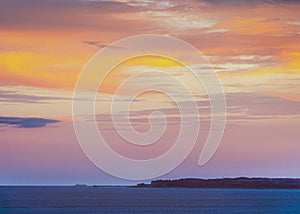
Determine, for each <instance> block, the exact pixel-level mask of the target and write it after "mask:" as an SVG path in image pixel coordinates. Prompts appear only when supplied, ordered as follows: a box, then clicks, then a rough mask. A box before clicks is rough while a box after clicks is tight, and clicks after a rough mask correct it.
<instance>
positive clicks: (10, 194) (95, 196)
mask: <svg viewBox="0 0 300 214" xmlns="http://www.w3.org/2000/svg"><path fill="white" fill-rule="evenodd" d="M0 213H263V214H266V213H272V214H275V213H280V214H282V213H300V190H271V189H192V188H131V187H82V186H80V187H71V186H69V187H66V186H59V187H54V186H43V187H39V186H26V187H21V186H18V187H12V186H10V187H7V186H2V187H0Z"/></svg>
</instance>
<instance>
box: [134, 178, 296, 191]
mask: <svg viewBox="0 0 300 214" xmlns="http://www.w3.org/2000/svg"><path fill="white" fill-rule="evenodd" d="M131 187H133V188H203V189H208V188H210V189H292V190H300V179H299V178H260V177H257V178H248V177H237V178H216V179H201V178H182V179H177V180H154V181H151V183H149V184H145V183H140V184H137V185H135V186H131Z"/></svg>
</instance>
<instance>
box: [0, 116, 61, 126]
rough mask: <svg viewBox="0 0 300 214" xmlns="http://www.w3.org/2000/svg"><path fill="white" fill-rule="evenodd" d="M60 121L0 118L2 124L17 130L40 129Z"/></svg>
mask: <svg viewBox="0 0 300 214" xmlns="http://www.w3.org/2000/svg"><path fill="white" fill-rule="evenodd" d="M58 122H61V121H59V120H53V119H45V118H23V117H0V124H6V125H14V126H15V127H17V128H40V127H45V126H46V125H48V124H51V123H58Z"/></svg>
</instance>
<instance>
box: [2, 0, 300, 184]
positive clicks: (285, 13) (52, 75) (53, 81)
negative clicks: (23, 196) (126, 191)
mask: <svg viewBox="0 0 300 214" xmlns="http://www.w3.org/2000/svg"><path fill="white" fill-rule="evenodd" d="M299 11H300V2H299V1H296V0H286V1H284V0H255V1H250V0H239V1H238V0H236V1H235V0H228V1H221V0H186V1H179V0H170V1H156V0H115V1H114V0H108V1H105V0H0V38H1V39H0V108H1V112H0V171H1V174H0V184H75V183H87V184H124V183H131V181H128V180H122V179H118V178H115V177H113V176H111V175H108V174H106V173H105V172H103V171H101V170H99V169H98V168H97V167H96V166H94V165H93V164H92V163H91V162H90V161H89V160H88V158H87V157H86V156H85V155H84V153H83V152H82V150H81V148H80V145H79V143H78V141H77V139H76V135H75V132H74V129H73V122H72V121H73V119H74V120H89V118H88V117H82V118H73V117H72V99H73V90H74V88H75V86H76V81H77V79H78V77H79V74H80V72H81V71H82V69H83V68H84V66H85V64H86V63H87V62H88V60H89V59H90V58H91V57H93V56H94V55H95V54H96V53H97V52H98V51H99V50H100V49H102V48H112V49H113V48H115V49H118V48H120V49H122V48H124V47H117V46H113V45H110V44H111V43H113V42H115V41H117V40H120V39H123V38H126V37H129V36H135V35H139V34H161V35H170V36H173V37H177V38H179V39H182V40H184V41H186V42H188V43H189V44H191V45H193V46H194V47H196V48H197V49H198V50H199V51H200V52H201V53H202V54H203V55H204V56H205V57H206V59H207V60H208V61H209V62H210V63H211V65H212V67H213V69H214V70H215V72H216V73H217V75H218V77H219V78H220V81H221V83H222V85H223V88H224V93H225V97H226V102H227V124H226V128H225V132H224V136H223V139H222V141H221V144H220V147H219V148H218V150H217V152H216V153H215V154H214V156H213V157H212V159H211V160H210V161H209V162H208V163H207V164H206V165H205V166H201V167H200V166H198V164H197V162H198V158H199V154H200V153H201V150H202V148H203V144H204V142H205V139H206V138H207V135H208V130H207V129H208V126H209V113H210V105H209V100H208V97H207V94H205V90H204V89H203V87H201V86H199V85H198V84H197V83H196V82H195V80H193V79H192V78H191V76H190V74H189V72H188V71H187V70H185V69H183V68H182V67H180V64H178V63H177V62H174V61H171V60H168V59H165V58H160V57H153V56H145V57H140V58H134V59H131V60H128V61H126V62H124V63H121V64H120V65H119V66H118V67H116V68H115V69H113V70H112V72H111V74H110V76H108V77H107V79H106V80H105V81H104V82H103V85H101V87H100V88H99V96H97V100H96V118H97V121H98V126H99V129H100V130H101V129H102V132H103V135H104V136H105V137H106V138H107V140H108V141H109V145H110V146H111V148H113V149H114V150H116V151H118V153H120V154H122V155H125V156H127V157H131V158H136V159H147V158H151V157H155V156H157V155H159V154H160V153H163V152H165V151H167V150H168V149H169V148H170V147H171V145H172V143H173V142H174V140H175V138H176V136H177V135H176V133H177V132H178V130H179V129H178V124H179V123H180V115H179V112H178V109H176V106H175V105H174V103H173V102H172V101H171V100H170V98H169V97H166V96H164V95H163V94H161V93H154V92H149V93H144V94H141V95H140V96H138V97H137V100H136V102H133V104H132V106H131V109H130V114H131V115H132V118H131V119H132V121H134V124H133V126H134V127H135V128H136V129H137V130H139V131H142V132H145V131H147V130H148V129H149V121H148V119H147V118H148V116H149V114H151V112H153V111H154V110H155V111H157V110H158V111H161V112H162V113H164V114H165V116H166V118H167V119H168V128H167V129H166V133H165V135H164V137H163V138H161V139H160V142H157V143H156V144H153V145H152V146H149V147H144V148H143V147H134V146H133V145H131V144H127V143H126V142H123V141H122V139H121V138H120V136H118V133H117V132H116V130H115V129H114V127H113V126H112V124H111V122H110V121H109V118H110V112H109V106H110V100H111V98H112V96H113V95H114V94H115V93H116V91H117V88H118V86H119V85H120V84H121V83H122V82H123V81H124V80H125V79H126V78H128V77H129V76H130V75H132V74H136V73H138V72H140V71H142V70H144V69H146V68H151V69H156V70H160V69H163V70H165V71H166V72H168V73H170V74H174V75H175V76H177V77H180V78H182V80H183V81H185V82H186V84H187V85H188V87H190V89H191V91H192V93H193V95H194V96H195V97H196V101H197V103H198V106H199V114H200V118H199V119H200V120H201V121H204V122H203V123H201V127H200V130H201V131H200V136H199V138H198V141H197V144H196V146H195V148H194V149H193V151H192V153H191V154H190V155H189V156H188V158H187V159H186V160H185V161H184V162H183V163H182V164H181V165H180V166H179V167H178V168H176V169H175V170H174V171H172V172H170V173H168V174H166V175H164V176H163V177H162V178H180V177H204V178H208V177H233V176H269V177H300V170H299V164H300V155H299V151H300V132H299V128H300V14H299ZM150 45H151V44H150ZM170 51H172V52H175V53H178V56H182V59H183V63H186V64H189V65H190V66H192V67H195V68H197V69H199V70H201V69H202V70H205V68H203V67H205V65H196V64H193V60H192V59H191V58H189V54H187V53H183V51H181V50H176V49H175V50H172V49H171V50H170ZM109 60H110V59H107V61H109ZM201 66H202V67H201ZM149 83H153V87H155V84H159V85H160V86H165V87H167V88H168V87H169V88H170V90H172V89H173V90H174V91H176V89H177V88H176V87H175V86H172V85H168V84H167V83H166V82H164V80H162V79H160V78H157V79H155V78H154V79H151V78H150V79H145V78H141V79H138V80H136V81H132V82H131V83H130V84H131V85H129V87H128V88H127V89H126V90H121V91H120V92H119V93H118V94H117V95H118V96H119V97H120V99H124V100H126V99H128V96H129V95H130V94H131V89H133V88H136V87H138V86H139V85H144V84H149ZM87 90H88V87H87ZM100 92H101V94H100ZM178 102H181V103H182V102H187V103H186V105H188V100H185V99H182V100H179V101H178ZM119 110H120V115H119V120H120V121H122V120H123V119H124V117H125V116H124V115H123V114H122V112H123V111H122V110H123V109H119ZM188 117H191V118H195V115H188ZM157 125H158V126H159V125H160V124H157ZM124 129H126V126H125V127H124ZM174 133H175V134H174ZM162 164H163V163H162Z"/></svg>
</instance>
